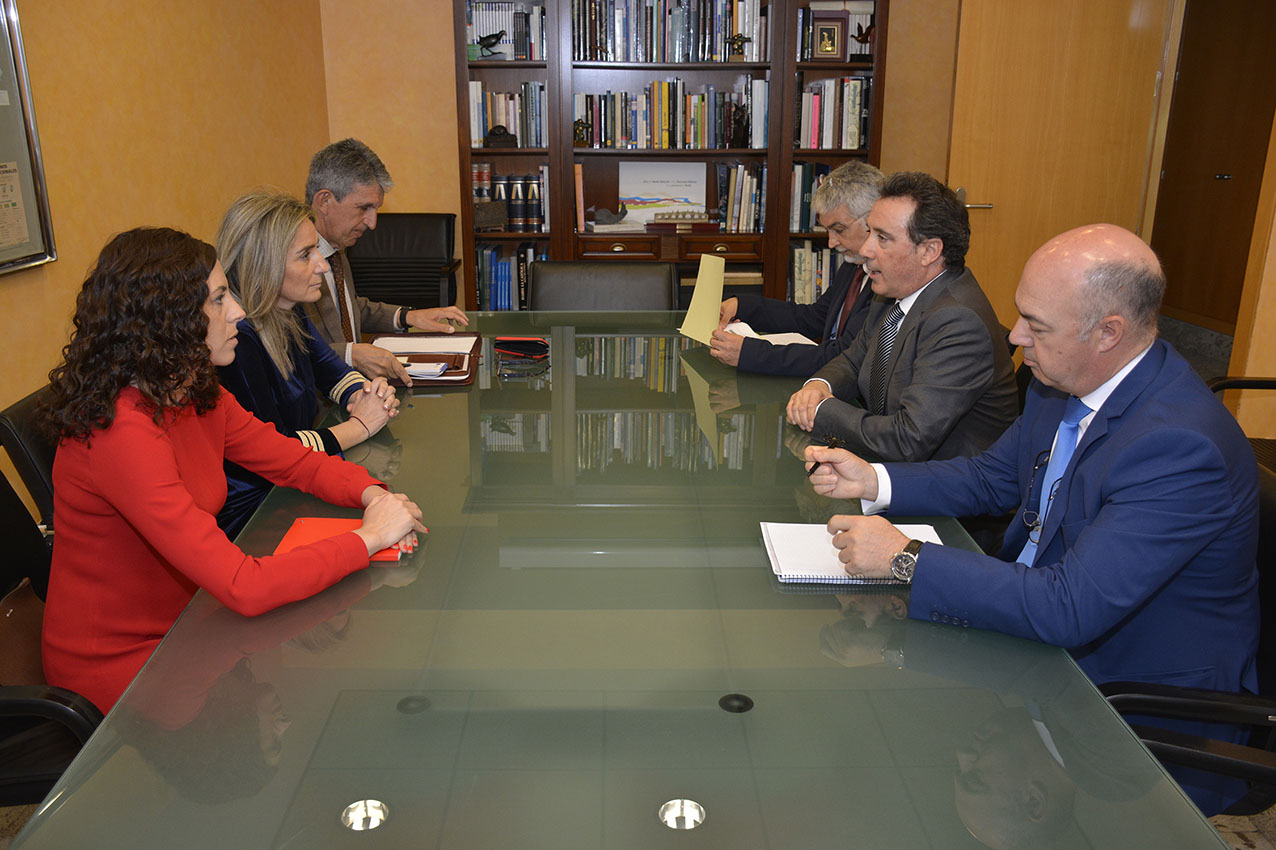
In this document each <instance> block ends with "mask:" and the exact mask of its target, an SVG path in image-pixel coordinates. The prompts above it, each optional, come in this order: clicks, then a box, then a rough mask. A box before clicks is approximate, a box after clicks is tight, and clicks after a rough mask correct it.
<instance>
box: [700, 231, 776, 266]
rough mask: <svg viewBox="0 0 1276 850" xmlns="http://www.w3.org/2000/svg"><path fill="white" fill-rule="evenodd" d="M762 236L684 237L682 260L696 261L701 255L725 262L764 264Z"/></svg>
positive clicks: (721, 235)
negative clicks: (745, 261)
mask: <svg viewBox="0 0 1276 850" xmlns="http://www.w3.org/2000/svg"><path fill="white" fill-rule="evenodd" d="M762 239H763V237H762V234H757V235H755V236H745V237H740V236H734V235H729V234H725V233H723V234H719V235H717V236H712V235H706V236H684V237H682V259H684V260H696V259H699V258H700V255H701V254H712V255H714V256H715V257H722V258H723V259H724V260H751V261H753V262H757V263H760V262H762V257H763V253H764V251H763V248H762Z"/></svg>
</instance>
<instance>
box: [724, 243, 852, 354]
mask: <svg viewBox="0 0 1276 850" xmlns="http://www.w3.org/2000/svg"><path fill="white" fill-rule="evenodd" d="M858 268H859V266H857V265H855V264H854V263H850V262H845V263H842V265H841V266H839V267H838V269H837V273H836V274H834V275H833V284H832V285H831V286H830V287H829V288H828V289H826V290H824V294H823V295H821V296H820V297H819V298H818V299H817V300H816V301H815V303H814V304H794V303H792V302H790V301H776V300H775V299H773V298H763V297H762V296H760V295H740V296H738V297H737V299H736V300H737V303H738V305H739V306H737V307H736V318H738V319H740V320H741V321H743V322H748V323H749V325H750V326H751V327H752V328H753V329H754V330H755V331H757V332H758V333H786V332H788V333H792V332H796V333H800V334H802V335H803V336H807V337H810V338H811V339H818V340H821V342H820V344H819V345H801V344H798V345H772V344H771V343H769V342H766V341H765V340H761V339H745V341H744V344H743V345H742V346H741V347H740V362H739V363H738V364H736V368H737V369H739V370H741V371H742V372H761V373H763V374H765V375H796V376H798V377H799V378H809V377H810V376H811V375H814V374H815V373H816V372H817V371H819V369H820V367H821V366H823V365H824V364H825V363H827V362H829V361H830V360H832V359H833V358H834V357H836V356H837V355H839V354H841V353H842V352H843V351H845V350H846V349H847V348H848V347H849V346H850V344H851V343H852V342H854V341H855V337H856V335H858V334H859V332H860V329H861V328H862V327H864V319H865V318H866V317H867V316H868V306H869V302H871V301H872V300H873V288H872V287H871V286H868V285H867V284H868V281H865V282H864V283H865V286H863V287H862V288H861V289H860V294H859V297H857V298H856V299H855V302H854V303H853V304H852V305H851V315H850V316H849V317H848V318H847V320H846V326H845V327H844V328H842V332H841V333H840V334H839V333H838V332H837V325H838V321H837V320H838V316H839V314H840V313H841V312H842V303H843V302H844V301H845V300H846V292H847V290H848V289H850V288H851V281H852V280H853V279H854V277H855V271H856V269H858Z"/></svg>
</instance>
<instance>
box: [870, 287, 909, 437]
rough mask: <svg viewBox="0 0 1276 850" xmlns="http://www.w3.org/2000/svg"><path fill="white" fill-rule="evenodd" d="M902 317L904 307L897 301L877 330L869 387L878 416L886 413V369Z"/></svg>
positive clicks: (874, 410) (874, 409) (874, 411)
mask: <svg viewBox="0 0 1276 850" xmlns="http://www.w3.org/2000/svg"><path fill="white" fill-rule="evenodd" d="M902 318H904V308H903V307H901V306H899V302H898V301H896V302H895V304H894V305H893V306H892V307H891V309H890V311H889V312H888V313H887V314H886V318H885V319H884V320H883V321H882V324H881V327H880V328H878V330H877V357H876V358H875V359H874V360H873V371H872V373H871V374H870V375H869V381H868V389H869V395H871V396H872V397H873V399H872V401H873V413H875V414H877V415H878V416H881V415H883V414H884V413H886V369H887V367H888V366H889V365H890V362H891V348H892V347H894V345H895V334H897V333H898V332H899V324H900V321H899V320H900V319H902Z"/></svg>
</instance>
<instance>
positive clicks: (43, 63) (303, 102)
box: [0, 0, 328, 405]
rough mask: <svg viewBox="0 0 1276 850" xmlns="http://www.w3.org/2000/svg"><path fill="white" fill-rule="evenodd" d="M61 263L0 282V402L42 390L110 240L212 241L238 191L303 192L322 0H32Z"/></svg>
mask: <svg viewBox="0 0 1276 850" xmlns="http://www.w3.org/2000/svg"><path fill="white" fill-rule="evenodd" d="M19 12H20V14H21V19H22V34H23V37H24V39H25V43H26V56H27V64H28V71H29V73H30V77H31V89H32V95H33V99H34V102H35V111H36V122H37V125H38V128H39V132H40V143H41V147H42V149H43V152H44V171H45V177H46V179H47V182H48V187H49V201H50V206H51V208H52V212H53V229H54V238H55V240H56V244H57V249H58V257H59V259H58V260H57V261H56V262H53V263H50V264H47V265H44V266H41V267H39V268H36V269H30V270H27V271H22V272H16V273H13V274H8V275H3V276H0V339H3V340H4V351H5V365H6V368H5V369H4V370H3V372H0V404H3V405H7V404H10V403H11V402H13V401H16V400H17V399H19V398H21V397H22V396H24V395H26V394H27V393H28V392H30V391H32V390H34V389H35V388H37V387H39V386H40V385H41V384H43V383H44V381H45V376H46V374H47V373H48V371H49V369H50V368H52V367H53V366H54V365H55V363H56V362H57V358H58V355H59V351H60V350H61V347H62V345H63V344H64V343H65V342H66V337H67V333H68V331H69V329H70V317H71V312H72V309H73V306H74V301H75V295H76V293H77V292H78V291H79V287H80V284H81V283H82V282H83V280H84V274H85V272H86V270H87V269H88V267H89V266H90V264H91V263H92V262H93V260H94V258H95V257H96V256H97V252H98V250H99V249H100V248H101V247H102V244H103V243H104V242H105V241H106V240H107V238H108V237H109V236H110V235H111V234H113V233H116V232H118V231H121V230H125V229H128V228H130V227H134V226H136V225H140V224H163V225H172V226H175V227H180V228H183V229H186V230H189V231H190V232H191V233H193V234H194V235H196V236H199V237H200V238H203V239H206V240H209V241H211V240H212V238H213V236H214V233H215V231H216V227H217V222H218V220H219V219H220V217H221V213H222V211H223V210H224V209H225V208H226V206H227V205H228V204H229V203H230V201H232V200H233V199H234V198H235V196H236V194H238V193H239V192H240V191H242V190H243V189H244V188H246V187H249V186H252V185H255V184H260V183H273V184H276V185H280V186H283V187H284V188H286V189H290V190H293V191H298V192H299V191H301V188H302V180H303V179H304V175H305V163H306V161H307V158H308V157H309V155H310V153H311V152H312V151H313V150H314V149H315V148H316V147H318V146H321V145H322V144H323V143H324V141H325V140H326V138H327V124H328V116H327V105H326V103H325V101H324V94H323V69H322V68H321V67H320V66H319V64H318V63H317V62H316V56H315V54H316V45H318V44H319V42H320V38H321V35H320V26H319V6H318V0H292V1H291V2H289V3H286V4H285V3H260V2H257V0H203V2H199V3H191V2H185V0H181V2H172V0H165V2H159V0H117V2H113V3H103V2H101V1H100V0H37V1H36V2H23V3H22V4H21V8H20V9H19Z"/></svg>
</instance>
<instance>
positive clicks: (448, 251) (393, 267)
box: [346, 213, 456, 307]
mask: <svg viewBox="0 0 1276 850" xmlns="http://www.w3.org/2000/svg"><path fill="white" fill-rule="evenodd" d="M455 247H456V215H454V214H453V213H381V214H380V215H378V216H377V226H376V229H375V230H369V231H368V232H366V233H364V234H363V236H361V237H359V241H358V242H356V243H355V244H354V245H352V246H350V248H348V249H347V250H346V257H347V259H349V260H350V273H351V275H352V277H353V278H354V288H355V292H357V293H359V294H360V295H362V296H363V297H365V298H371V299H373V300H377V301H389V302H391V303H394V304H404V305H407V306H409V307H441V306H446V305H448V304H451V303H452V302H453V300H454V299H455V296H456V293H455V292H453V291H451V290H452V287H453V286H454V285H455V281H454V280H453V279H452V275H451V272H450V269H451V268H453V265H452V263H453V260H452V254H453V251H454V249H455Z"/></svg>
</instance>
